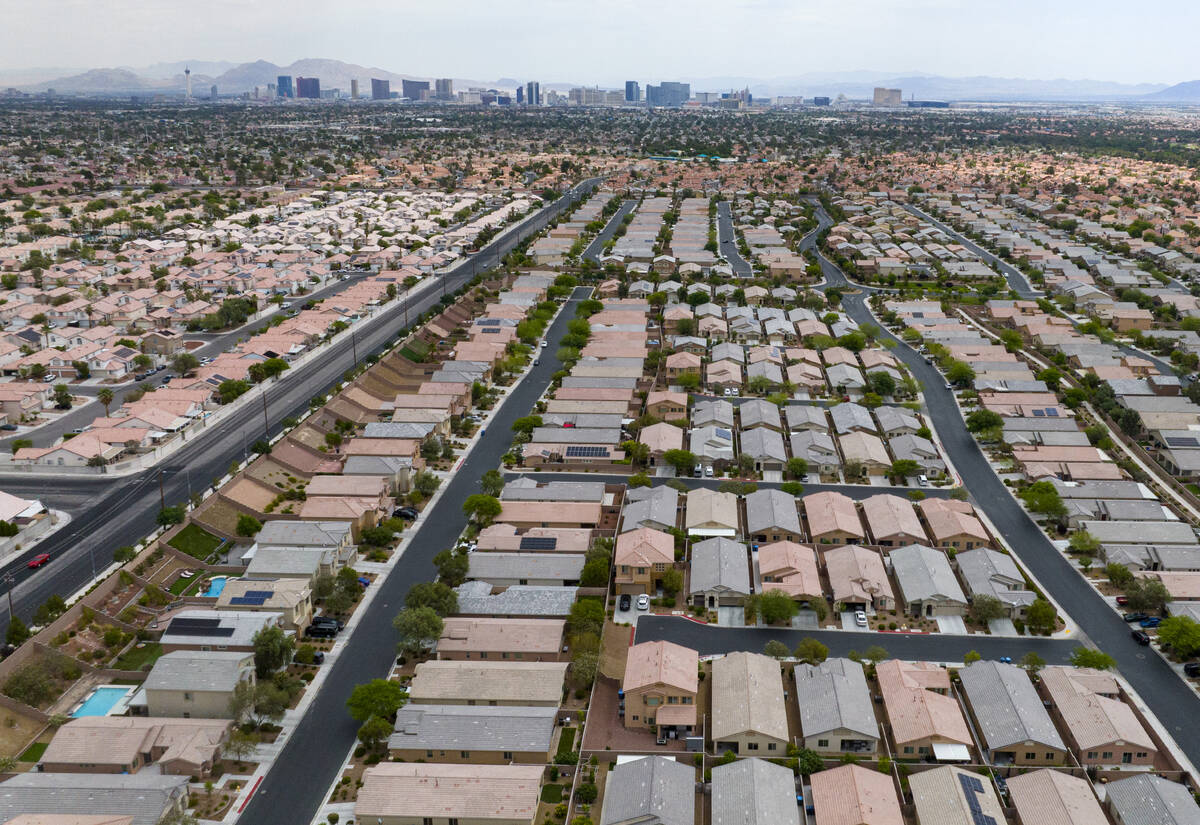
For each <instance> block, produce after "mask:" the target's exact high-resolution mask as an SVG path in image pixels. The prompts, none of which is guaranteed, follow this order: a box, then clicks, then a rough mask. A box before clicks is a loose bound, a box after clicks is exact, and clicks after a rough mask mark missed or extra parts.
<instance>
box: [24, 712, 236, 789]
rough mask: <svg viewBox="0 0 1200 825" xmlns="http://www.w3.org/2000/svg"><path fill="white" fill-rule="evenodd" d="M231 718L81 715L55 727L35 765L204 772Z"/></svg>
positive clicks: (57, 769)
mask: <svg viewBox="0 0 1200 825" xmlns="http://www.w3.org/2000/svg"><path fill="white" fill-rule="evenodd" d="M232 725H233V723H232V722H231V721H230V720H229V719H176V718H160V717H151V716H81V717H76V718H74V719H72V720H70V721H69V722H67V723H66V724H65V725H62V726H61V727H59V729H58V730H57V732H55V734H54V738H53V739H51V740H50V744H49V745H47V746H46V750H45V752H43V753H42V758H41V759H40V760H39V764H40V765H41V766H42V770H45V771H47V772H49V773H90V774H96V773H137V772H138V771H140V770H142V769H143V768H145V767H147V766H148V765H151V764H153V765H155V768H156V770H157V771H158V772H159V773H162V774H164V775H172V774H173V775H177V776H205V775H207V774H208V773H209V772H211V771H212V767H213V763H214V762H216V760H217V759H219V758H220V755H221V748H222V746H223V744H224V742H225V738H226V736H227V735H228V733H229V729H230V728H231V726H232Z"/></svg>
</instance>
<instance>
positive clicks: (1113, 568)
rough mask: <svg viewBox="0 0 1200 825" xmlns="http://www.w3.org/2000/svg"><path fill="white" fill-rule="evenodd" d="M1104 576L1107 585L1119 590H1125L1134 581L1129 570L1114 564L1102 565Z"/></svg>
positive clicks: (1121, 565)
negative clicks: (1106, 578)
mask: <svg viewBox="0 0 1200 825" xmlns="http://www.w3.org/2000/svg"><path fill="white" fill-rule="evenodd" d="M1104 575H1105V576H1107V577H1108V582H1109V584H1111V585H1112V586H1113V587H1117V588H1120V589H1121V590H1125V589H1127V588H1128V587H1129V586H1130V585H1131V584H1133V581H1134V579H1133V573H1131V572H1130V571H1129V568H1128V567H1126V566H1125V565H1123V564H1117V563H1116V562H1109V563H1108V564H1106V565H1104Z"/></svg>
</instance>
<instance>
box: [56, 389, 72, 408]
mask: <svg viewBox="0 0 1200 825" xmlns="http://www.w3.org/2000/svg"><path fill="white" fill-rule="evenodd" d="M74 403H75V399H74V398H72V396H71V388H70V387H68V386H67V385H66V384H55V385H54V406H55V407H56V408H58V409H60V410H69V409H71V405H72V404H74Z"/></svg>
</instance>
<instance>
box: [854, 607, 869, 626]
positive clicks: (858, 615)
mask: <svg viewBox="0 0 1200 825" xmlns="http://www.w3.org/2000/svg"><path fill="white" fill-rule="evenodd" d="M854 623H855V624H856V625H858V626H859V627H866V626H867V614H866V612H865V611H862V610H855V611H854Z"/></svg>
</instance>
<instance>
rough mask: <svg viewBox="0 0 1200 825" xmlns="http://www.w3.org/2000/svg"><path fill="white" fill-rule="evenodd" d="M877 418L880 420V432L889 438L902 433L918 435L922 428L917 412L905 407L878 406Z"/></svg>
mask: <svg viewBox="0 0 1200 825" xmlns="http://www.w3.org/2000/svg"><path fill="white" fill-rule="evenodd" d="M875 420H876V421H877V422H879V432H881V433H883V434H884V435H885V436H886V437H887V438H888V439H889V440H890V439H893V438H898V437H899V436H902V435H916V434H917V432H918V431H919V430H920V429H921V421H920V419H918V418H917V415H916V413H914V412H911V411H909V410H907V409H905V408H904V407H877V408H876V409H875Z"/></svg>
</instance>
